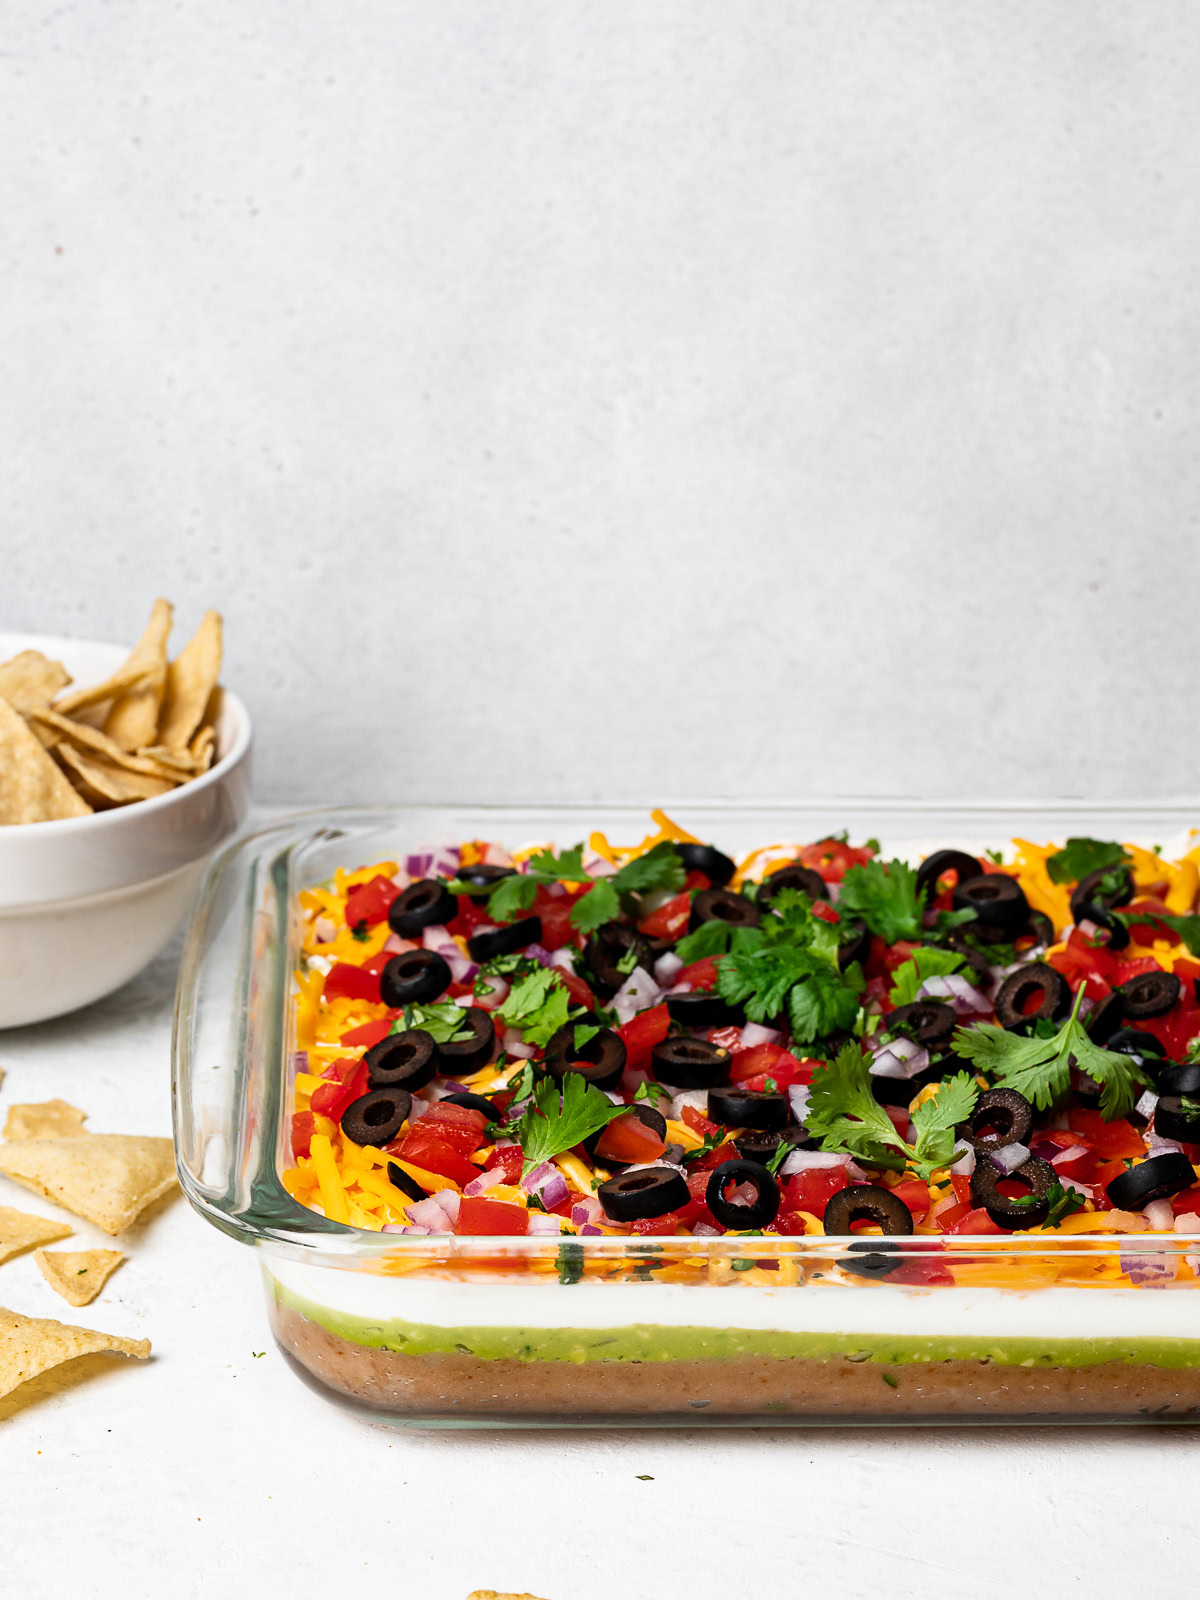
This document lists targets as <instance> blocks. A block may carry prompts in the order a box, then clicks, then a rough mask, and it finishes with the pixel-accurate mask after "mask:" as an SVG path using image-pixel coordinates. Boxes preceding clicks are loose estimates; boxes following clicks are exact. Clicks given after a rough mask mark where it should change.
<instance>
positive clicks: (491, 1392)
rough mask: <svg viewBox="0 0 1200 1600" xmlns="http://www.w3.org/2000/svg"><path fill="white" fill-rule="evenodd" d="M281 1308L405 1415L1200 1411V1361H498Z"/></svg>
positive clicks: (1171, 1414)
mask: <svg viewBox="0 0 1200 1600" xmlns="http://www.w3.org/2000/svg"><path fill="white" fill-rule="evenodd" d="M270 1315H271V1322H272V1327H273V1329H274V1332H275V1337H276V1338H277V1339H278V1341H279V1344H280V1346H281V1348H282V1349H283V1350H284V1352H285V1353H286V1354H287V1355H289V1356H290V1357H291V1358H292V1360H293V1362H294V1363H295V1364H296V1365H297V1366H298V1367H299V1369H300V1370H301V1373H302V1375H303V1376H306V1377H307V1378H308V1379H309V1380H310V1381H311V1382H313V1383H314V1385H315V1386H316V1387H317V1388H319V1389H324V1390H327V1391H331V1392H332V1394H333V1395H334V1396H335V1397H336V1396H340V1397H342V1398H344V1399H346V1400H348V1401H351V1402H352V1403H354V1404H356V1405H359V1406H362V1407H365V1408H366V1409H368V1410H371V1411H377V1412H379V1413H381V1414H384V1413H386V1414H389V1415H391V1416H394V1417H397V1418H402V1419H404V1418H407V1419H411V1420H420V1419H422V1418H424V1419H429V1420H434V1419H447V1420H457V1421H463V1422H465V1421H470V1420H471V1419H473V1418H474V1419H478V1420H480V1421H481V1422H485V1423H486V1422H487V1421H489V1420H497V1419H502V1420H522V1421H537V1420H542V1421H546V1422H568V1421H586V1420H591V1419H597V1420H602V1421H610V1422H611V1421H617V1420H621V1419H625V1420H628V1421H630V1422H638V1421H657V1422H664V1421H668V1420H671V1419H675V1418H677V1419H679V1420H681V1421H682V1420H687V1421H689V1422H692V1423H695V1422H697V1421H700V1420H707V1419H710V1418H718V1417H727V1418H735V1419H738V1418H740V1419H747V1418H750V1417H762V1418H763V1419H764V1420H775V1421H784V1420H785V1419H786V1418H789V1417H791V1418H797V1419H800V1420H807V1421H813V1422H816V1421H826V1422H854V1421H856V1420H867V1419H869V1420H872V1421H875V1420H879V1419H886V1418H889V1417H896V1418H904V1417H909V1418H923V1419H924V1420H926V1421H932V1420H935V1419H937V1418H942V1417H944V1418H948V1419H957V1420H959V1421H967V1420H969V1419H972V1418H979V1419H983V1420H988V1419H992V1420H997V1421H998V1420H1001V1419H1004V1418H1015V1417H1021V1418H1029V1419H1032V1420H1039V1421H1066V1422H1081V1421H1086V1420H1093V1421H1120V1420H1124V1419H1126V1418H1134V1419H1137V1418H1143V1419H1159V1418H1163V1419H1181V1418H1191V1419H1193V1420H1196V1421H1200V1368H1194V1367H1193V1368H1185V1369H1180V1370H1176V1369H1172V1368H1166V1367H1151V1366H1144V1367H1143V1366H1129V1365H1126V1364H1125V1363H1123V1362H1118V1361H1110V1362H1105V1363H1104V1364H1103V1365H1100V1366H1093V1367H1038V1368H1031V1367H1007V1366H1000V1365H997V1364H993V1363H991V1362H988V1361H934V1362H909V1363H896V1364H887V1363H883V1362H876V1361H849V1360H844V1359H838V1360H829V1361H818V1360H813V1359H810V1358H808V1357H804V1356H787V1357H782V1358H779V1357H768V1356H733V1357H729V1358H727V1359H724V1360H719V1361H655V1362H636V1361H586V1362H581V1363H579V1364H575V1363H573V1362H569V1361H515V1360H509V1359H503V1360H497V1361H484V1360H481V1359H480V1358H479V1357H478V1356H472V1355H425V1356H410V1355H402V1354H400V1353H399V1352H397V1351H394V1350H377V1349H372V1348H370V1347H368V1346H365V1345H359V1344H354V1343H352V1342H351V1341H350V1340H348V1339H342V1338H339V1337H338V1335H337V1334H333V1333H330V1332H329V1330H328V1329H326V1328H323V1327H321V1325H320V1324H319V1323H316V1322H310V1321H308V1319H307V1318H305V1317H302V1316H301V1315H300V1313H299V1312H298V1311H295V1310H293V1309H292V1308H291V1307H289V1306H284V1305H280V1304H278V1303H277V1302H274V1303H272V1304H271V1306H270Z"/></svg>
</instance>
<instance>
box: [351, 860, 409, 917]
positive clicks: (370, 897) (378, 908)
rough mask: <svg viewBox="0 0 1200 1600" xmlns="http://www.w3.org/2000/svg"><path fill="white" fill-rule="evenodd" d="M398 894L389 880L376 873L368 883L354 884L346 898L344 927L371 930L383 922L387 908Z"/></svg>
mask: <svg viewBox="0 0 1200 1600" xmlns="http://www.w3.org/2000/svg"><path fill="white" fill-rule="evenodd" d="M399 893H400V891H399V889H397V887H396V885H395V884H394V883H393V882H392V880H391V879H390V878H385V877H383V876H382V874H378V873H377V874H376V876H375V877H373V878H372V879H371V880H370V881H369V882H368V883H359V884H356V885H355V887H354V888H353V889H351V891H350V893H349V894H348V895H347V896H346V926H347V927H348V928H362V927H366V928H373V927H375V925H376V924H377V923H380V922H385V921H386V920H387V914H388V907H389V906H390V905H391V903H392V901H393V900H394V899H395V898H396V896H397V895H398V894H399Z"/></svg>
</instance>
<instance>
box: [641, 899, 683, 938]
mask: <svg viewBox="0 0 1200 1600" xmlns="http://www.w3.org/2000/svg"><path fill="white" fill-rule="evenodd" d="M691 912H692V897H691V895H690V894H689V893H688V891H687V890H686V889H685V890H684V891H683V893H682V894H677V895H676V896H675V898H674V899H673V900H668V901H667V903H666V904H665V905H661V906H659V908H658V910H657V911H652V912H651V913H650V915H649V916H648V917H642V918H641V920H640V921H639V922H638V930H639V932H641V933H644V934H645V935H646V937H647V938H648V939H678V938H679V937H680V935H681V934H682V933H683V932H684V930H685V929H686V928H687V924H688V918H689V916H691Z"/></svg>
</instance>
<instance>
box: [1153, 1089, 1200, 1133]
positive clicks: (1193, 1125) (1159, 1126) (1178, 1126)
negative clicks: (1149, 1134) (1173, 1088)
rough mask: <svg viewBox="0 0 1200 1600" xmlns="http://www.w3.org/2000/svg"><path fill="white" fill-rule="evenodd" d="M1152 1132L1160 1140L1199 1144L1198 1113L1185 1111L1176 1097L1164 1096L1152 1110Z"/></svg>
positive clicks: (1199, 1118)
mask: <svg viewBox="0 0 1200 1600" xmlns="http://www.w3.org/2000/svg"><path fill="white" fill-rule="evenodd" d="M1189 1098H1190V1097H1189ZM1154 1131H1155V1133H1156V1134H1158V1136H1159V1138H1160V1139H1178V1140H1179V1142H1180V1144H1200V1111H1185V1110H1184V1109H1183V1102H1182V1101H1181V1100H1180V1099H1179V1097H1178V1096H1177V1095H1164V1096H1163V1098H1162V1099H1161V1100H1160V1101H1159V1102H1158V1104H1157V1105H1156V1106H1155V1108H1154Z"/></svg>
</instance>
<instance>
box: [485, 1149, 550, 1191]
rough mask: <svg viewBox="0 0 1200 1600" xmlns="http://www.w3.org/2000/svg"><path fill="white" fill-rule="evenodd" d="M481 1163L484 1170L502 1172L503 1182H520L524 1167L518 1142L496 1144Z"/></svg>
mask: <svg viewBox="0 0 1200 1600" xmlns="http://www.w3.org/2000/svg"><path fill="white" fill-rule="evenodd" d="M483 1165H484V1171H485V1172H495V1171H497V1170H499V1171H500V1172H502V1173H503V1174H504V1181H505V1183H512V1184H516V1183H520V1181H521V1173H522V1171H523V1170H524V1167H525V1153H524V1151H523V1150H522V1149H521V1146H520V1145H519V1144H498V1145H497V1146H496V1148H495V1149H494V1150H492V1151H490V1152H489V1154H488V1158H487V1160H486V1161H485V1162H484V1164H483ZM568 1198H569V1197H568Z"/></svg>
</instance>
